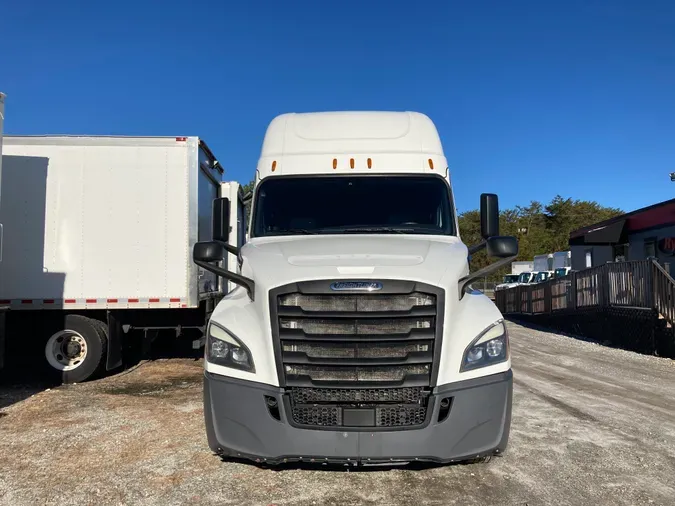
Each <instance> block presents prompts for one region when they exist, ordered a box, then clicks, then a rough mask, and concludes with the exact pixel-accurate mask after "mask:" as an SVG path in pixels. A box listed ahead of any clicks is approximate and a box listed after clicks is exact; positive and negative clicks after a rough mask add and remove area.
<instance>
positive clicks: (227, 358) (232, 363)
mask: <svg viewBox="0 0 675 506" xmlns="http://www.w3.org/2000/svg"><path fill="white" fill-rule="evenodd" d="M206 360H208V361H209V362H211V363H212V364H216V365H222V366H225V367H232V368H234V369H241V370H242V371H248V372H255V366H254V365H253V357H251V352H250V351H249V350H248V348H247V347H246V346H244V344H243V343H242V342H241V341H240V340H239V339H237V338H236V337H234V336H233V335H232V334H230V333H229V332H228V331H227V330H225V329H224V328H222V327H221V326H220V325H217V324H215V323H209V330H208V336H207V339H206Z"/></svg>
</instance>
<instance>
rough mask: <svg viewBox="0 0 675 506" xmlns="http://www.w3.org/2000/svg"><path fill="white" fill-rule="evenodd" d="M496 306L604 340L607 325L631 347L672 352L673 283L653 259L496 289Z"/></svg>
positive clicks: (674, 323)
mask: <svg viewBox="0 0 675 506" xmlns="http://www.w3.org/2000/svg"><path fill="white" fill-rule="evenodd" d="M495 303H496V304H497V307H499V309H500V311H501V312H502V313H503V314H504V315H507V316H512V317H515V318H521V319H525V320H532V321H534V322H542V323H544V324H545V325H547V326H551V327H554V328H557V329H565V330H568V329H571V330H572V331H574V332H576V333H580V334H581V335H586V336H588V337H593V338H600V339H603V340H605V338H606V337H607V336H606V335H599V334H609V333H610V331H609V328H610V327H611V329H612V330H611V334H612V336H610V338H611V339H615V340H617V341H621V342H634V346H632V347H633V348H634V349H640V350H642V351H644V350H648V349H650V350H651V351H652V352H654V353H657V352H659V349H662V350H668V351H666V352H665V353H666V354H667V355H668V356H672V355H673V354H674V353H675V334H674V332H673V329H674V328H675V280H673V278H672V277H671V276H670V275H669V274H668V273H667V272H666V271H665V270H664V269H663V267H661V265H659V263H658V262H656V261H654V260H641V261H634V262H616V263H607V264H605V265H601V266H598V267H592V268H590V269H585V270H583V271H577V272H572V273H570V274H568V275H567V276H564V277H560V278H555V279H550V280H548V281H544V282H542V283H537V284H532V285H520V286H516V287H513V288H508V289H506V290H498V291H497V292H495ZM594 315H595V316H594ZM646 340H649V341H650V343H645V342H644V341H646ZM638 341H641V342H638ZM660 354H663V353H660Z"/></svg>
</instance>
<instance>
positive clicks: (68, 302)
mask: <svg viewBox="0 0 675 506" xmlns="http://www.w3.org/2000/svg"><path fill="white" fill-rule="evenodd" d="M63 302H65V303H66V304H75V302H77V301H76V300H75V299H66V300H64V301H63Z"/></svg>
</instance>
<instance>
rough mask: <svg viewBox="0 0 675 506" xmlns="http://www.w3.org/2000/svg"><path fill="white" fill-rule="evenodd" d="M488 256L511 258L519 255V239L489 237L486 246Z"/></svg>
mask: <svg viewBox="0 0 675 506" xmlns="http://www.w3.org/2000/svg"><path fill="white" fill-rule="evenodd" d="M485 247H486V249H487V254H488V256H491V257H496V258H509V257H514V256H516V255H517V254H518V239H516V238H515V237H513V236H493V237H488V239H487V241H486V245H485Z"/></svg>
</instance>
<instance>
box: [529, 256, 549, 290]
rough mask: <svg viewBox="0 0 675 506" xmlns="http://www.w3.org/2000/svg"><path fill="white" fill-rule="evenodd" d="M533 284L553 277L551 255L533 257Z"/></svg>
mask: <svg viewBox="0 0 675 506" xmlns="http://www.w3.org/2000/svg"><path fill="white" fill-rule="evenodd" d="M533 264H534V269H533V272H534V273H535V276H534V282H535V283H541V282H542V281H546V280H547V279H549V278H550V277H552V276H553V255H552V254H551V253H547V254H543V255H536V256H535V257H534V262H533Z"/></svg>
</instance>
